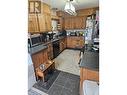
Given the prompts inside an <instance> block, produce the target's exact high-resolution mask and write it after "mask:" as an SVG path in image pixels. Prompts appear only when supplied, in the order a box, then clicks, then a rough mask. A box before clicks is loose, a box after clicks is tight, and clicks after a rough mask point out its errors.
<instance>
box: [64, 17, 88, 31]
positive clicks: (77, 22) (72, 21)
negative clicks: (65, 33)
mask: <svg viewBox="0 0 127 95" xmlns="http://www.w3.org/2000/svg"><path fill="white" fill-rule="evenodd" d="M85 22H86V17H85V16H76V17H67V18H65V19H64V27H65V29H83V28H85Z"/></svg>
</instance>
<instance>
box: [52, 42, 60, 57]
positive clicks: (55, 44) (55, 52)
mask: <svg viewBox="0 0 127 95" xmlns="http://www.w3.org/2000/svg"><path fill="white" fill-rule="evenodd" d="M52 44H53V58H56V57H57V56H58V55H59V53H60V45H59V40H57V41H54V42H53V43H52Z"/></svg>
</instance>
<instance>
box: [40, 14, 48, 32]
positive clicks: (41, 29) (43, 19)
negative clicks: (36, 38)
mask: <svg viewBox="0 0 127 95" xmlns="http://www.w3.org/2000/svg"><path fill="white" fill-rule="evenodd" d="M38 18H39V27H40V32H45V31H46V24H45V17H44V15H38Z"/></svg>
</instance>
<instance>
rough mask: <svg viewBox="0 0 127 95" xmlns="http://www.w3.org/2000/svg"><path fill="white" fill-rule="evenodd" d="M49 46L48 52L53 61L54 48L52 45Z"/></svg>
mask: <svg viewBox="0 0 127 95" xmlns="http://www.w3.org/2000/svg"><path fill="white" fill-rule="evenodd" d="M47 46H48V50H47V53H48V59H53V47H52V43H49V44H48V45H47Z"/></svg>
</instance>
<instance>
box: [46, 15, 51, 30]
mask: <svg viewBox="0 0 127 95" xmlns="http://www.w3.org/2000/svg"><path fill="white" fill-rule="evenodd" d="M45 25H46V31H51V30H52V26H51V15H49V14H45Z"/></svg>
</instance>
